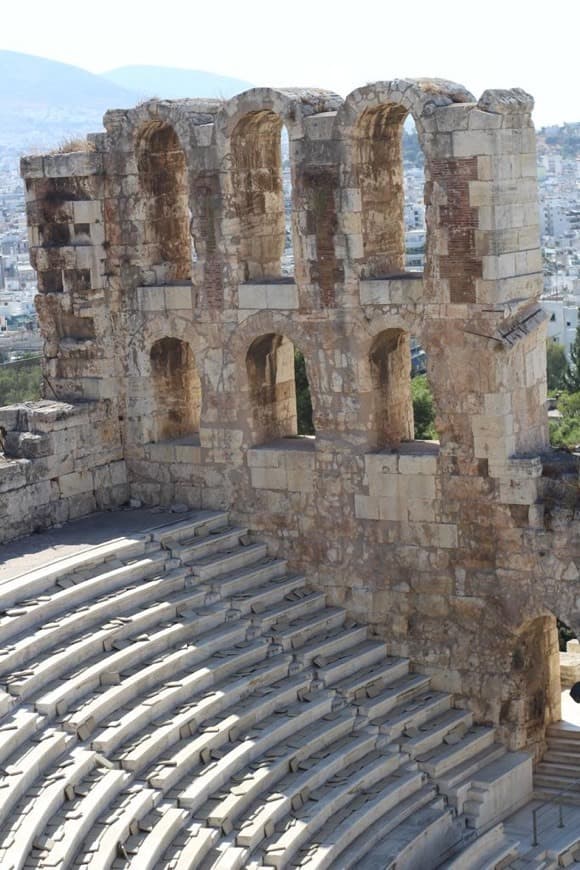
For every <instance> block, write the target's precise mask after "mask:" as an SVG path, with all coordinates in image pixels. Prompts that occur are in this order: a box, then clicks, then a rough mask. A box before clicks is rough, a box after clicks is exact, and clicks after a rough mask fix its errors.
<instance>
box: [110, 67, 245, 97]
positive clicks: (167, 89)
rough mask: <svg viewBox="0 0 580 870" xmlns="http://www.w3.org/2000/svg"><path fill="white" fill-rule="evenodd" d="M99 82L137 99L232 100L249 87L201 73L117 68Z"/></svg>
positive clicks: (212, 74)
mask: <svg viewBox="0 0 580 870" xmlns="http://www.w3.org/2000/svg"><path fill="white" fill-rule="evenodd" d="M103 78H105V79H106V80H108V81H110V82H112V83H113V84H115V85H118V86H119V87H122V88H128V89H129V90H131V91H136V92H137V93H138V94H139V97H140V98H145V99H148V98H150V97H161V98H166V99H168V100H175V99H181V98H184V97H223V98H224V99H227V98H228V97H233V96H234V94H239V93H240V91H245V90H247V89H248V88H251V87H253V85H252V84H250V82H245V81H242V79H234V78H231V77H229V76H222V75H218V74H216V73H209V72H203V71H202V70H193V69H178V68H177V67H165V66H121V67H119V68H118V69H113V70H111V71H110V72H106V73H103Z"/></svg>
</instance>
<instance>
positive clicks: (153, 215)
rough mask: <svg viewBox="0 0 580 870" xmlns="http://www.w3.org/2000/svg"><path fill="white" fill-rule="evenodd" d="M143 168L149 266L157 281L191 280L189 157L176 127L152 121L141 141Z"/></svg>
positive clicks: (139, 160)
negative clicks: (154, 271) (153, 270)
mask: <svg viewBox="0 0 580 870" xmlns="http://www.w3.org/2000/svg"><path fill="white" fill-rule="evenodd" d="M136 150H137V168H138V174H139V183H140V190H141V196H142V198H143V201H144V204H145V232H144V240H145V248H146V251H147V254H148V255H147V256H146V257H145V259H146V261H147V262H148V264H149V265H150V266H153V267H155V269H156V272H159V275H158V277H157V281H159V282H160V283H165V282H172V281H189V280H190V279H191V260H192V240H191V235H190V222H191V213H190V209H189V190H188V171H187V162H186V158H185V152H184V150H183V148H182V146H181V144H180V141H179V138H178V136H177V134H176V132H175V129H174V128H173V126H172V125H171V124H169V123H167V122H165V121H151V122H150V123H149V124H147V125H146V126H145V128H144V129H142V130H141V133H140V135H139V137H138V140H137V147H136Z"/></svg>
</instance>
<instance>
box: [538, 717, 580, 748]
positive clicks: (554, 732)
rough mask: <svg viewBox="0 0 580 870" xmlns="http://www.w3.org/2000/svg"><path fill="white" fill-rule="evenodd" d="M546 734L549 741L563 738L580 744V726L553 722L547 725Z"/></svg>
mask: <svg viewBox="0 0 580 870" xmlns="http://www.w3.org/2000/svg"><path fill="white" fill-rule="evenodd" d="M546 735H547V737H548V740H549V741H550V743H551V742H552V740H555V739H559V738H563V739H565V740H571V741H573V742H575V743H578V744H579V745H580V728H579V727H577V726H576V725H570V724H569V723H567V722H554V723H553V724H552V725H548V728H547V729H546Z"/></svg>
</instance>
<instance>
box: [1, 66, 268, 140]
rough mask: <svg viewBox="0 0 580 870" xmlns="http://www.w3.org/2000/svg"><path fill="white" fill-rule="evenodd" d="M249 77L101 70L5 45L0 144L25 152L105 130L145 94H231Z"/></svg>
mask: <svg viewBox="0 0 580 870" xmlns="http://www.w3.org/2000/svg"><path fill="white" fill-rule="evenodd" d="M248 87H251V85H250V84H249V83H248V82H244V81H241V80H238V79H233V78H229V77H227V76H220V75H215V74H213V73H204V72H199V71H195V70H183V69H172V68H170V67H155V66H134V67H132V66H126V67H120V68H119V69H117V70H112V71H111V72H110V73H107V74H106V75H95V74H93V73H90V72H87V70H85V69H81V68H80V67H77V66H71V65H70V64H66V63H60V62H58V61H54V60H48V59H47V58H44V57H36V56H35V55H31V54H21V53H20V52H15V51H2V50H0V148H4V149H10V150H11V151H14V152H16V151H17V152H19V153H24V152H26V151H33V150H35V149H43V150H44V149H46V148H51V147H53V146H55V145H58V144H59V143H60V142H62V140H63V139H68V138H70V137H77V136H86V134H87V133H91V132H98V131H99V130H102V118H103V114H104V113H105V112H106V110H107V109H121V108H130V107H131V106H134V105H135V103H136V102H137V101H138V100H140V99H142V98H143V97H154V96H156V97H160V98H167V99H175V98H179V97H229V96H232V95H233V94H235V93H238V92H239V91H242V90H246V88H248Z"/></svg>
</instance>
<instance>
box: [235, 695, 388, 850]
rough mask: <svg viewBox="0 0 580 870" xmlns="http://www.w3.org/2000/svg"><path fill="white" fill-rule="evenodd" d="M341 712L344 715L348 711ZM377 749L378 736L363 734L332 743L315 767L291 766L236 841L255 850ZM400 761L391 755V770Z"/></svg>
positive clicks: (245, 822) (319, 754) (243, 823)
mask: <svg viewBox="0 0 580 870" xmlns="http://www.w3.org/2000/svg"><path fill="white" fill-rule="evenodd" d="M341 712H342V714H343V716H344V715H346V712H347V711H341ZM339 721H340V720H339ZM343 721H344V720H343ZM321 724H322V723H321ZM375 747H376V735H374V734H369V733H367V732H364V731H362V732H357V733H353V734H349V735H347V736H345V737H343V738H342V739H339V740H338V741H337V743H335V744H330V745H329V746H328V749H327V751H326V752H323V751H319V752H317V753H316V756H315V757H312V761H313V762H314V763H313V764H312V765H311V766H310V765H305V764H300V762H299V763H298V764H297V765H293V764H290V765H289V769H290V771H291V773H289V774H287V775H286V777H285V778H284V779H283V780H281V781H280V783H279V788H278V789H277V790H276V791H275V792H274V793H273V794H270V795H268V796H267V798H265V799H264V801H263V802H262V803H261V805H260V804H259V803H257V804H256V805H255V807H254V809H253V811H252V812H251V813H249V814H247V815H246V818H245V819H244V820H242V821H241V823H240V825H239V831H238V833H237V835H236V840H235V842H236V844H237V846H244V847H245V848H247V849H250V850H253V849H255V848H256V847H257V846H258V844H259V843H260V842H261V841H262V840H264V839H265V838H266V837H270V836H271V835H272V834H273V832H274V828H275V826H276V825H278V824H279V823H280V822H281V821H282V820H283V819H284V818H286V817H287V816H291V815H292V813H293V812H295V811H296V810H297V809H299V808H300V807H301V806H302V804H303V803H304V802H305V801H307V800H308V796H309V795H310V793H311V792H312V791H315V790H316V789H319V788H321V786H322V785H324V783H325V782H327V781H328V780H330V779H332V778H333V777H334V776H336V775H338V774H340V772H341V771H343V770H344V769H345V768H347V767H349V766H352V765H353V764H355V763H357V762H359V761H363V760H364V758H365V756H367V755H369V753H371V752H373V751H374V749H375ZM387 754H388V753H386V754H385V756H384V757H386V755H387ZM400 762H401V756H400V755H399V753H397V752H392V753H390V766H389V770H390V771H392V770H395V769H396V768H397V767H398V765H399V764H400Z"/></svg>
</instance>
